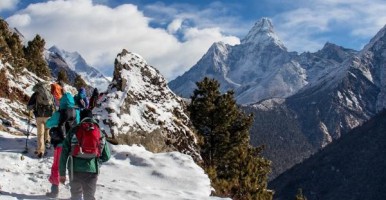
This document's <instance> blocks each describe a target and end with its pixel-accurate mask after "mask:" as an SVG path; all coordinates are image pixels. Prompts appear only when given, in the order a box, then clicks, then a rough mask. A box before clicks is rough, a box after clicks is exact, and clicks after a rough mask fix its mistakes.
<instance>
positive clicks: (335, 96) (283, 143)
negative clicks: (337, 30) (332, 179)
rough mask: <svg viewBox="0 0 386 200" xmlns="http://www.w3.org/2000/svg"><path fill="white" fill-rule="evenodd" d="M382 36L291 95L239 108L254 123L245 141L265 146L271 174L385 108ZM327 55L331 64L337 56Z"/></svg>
mask: <svg viewBox="0 0 386 200" xmlns="http://www.w3.org/2000/svg"><path fill="white" fill-rule="evenodd" d="M385 32H386V26H385V27H384V28H382V29H381V30H380V31H379V32H378V34H377V35H376V36H375V37H374V38H373V39H372V40H371V41H370V43H369V44H368V45H366V46H365V48H364V49H363V50H361V51H360V52H358V53H357V54H356V55H355V56H352V57H350V58H349V59H346V60H344V59H343V60H344V61H343V62H342V64H339V65H334V66H333V67H332V68H331V69H329V70H327V71H325V73H324V74H321V76H319V77H318V78H316V79H315V81H313V82H312V83H310V84H308V85H306V86H305V87H303V88H302V89H301V90H299V91H298V92H297V93H296V94H294V95H292V96H290V97H288V98H286V99H280V100H277V99H276V100H275V99H270V100H266V101H261V102H259V103H256V104H253V105H251V106H247V107H245V109H246V110H248V111H250V112H253V113H254V114H255V117H256V118H255V123H254V126H253V129H252V131H251V141H252V142H253V144H254V145H260V144H265V145H266V151H265V153H266V156H267V157H268V159H271V160H273V163H274V165H273V171H274V174H276V175H277V174H279V173H281V172H283V171H285V170H286V169H288V168H289V167H291V166H292V165H293V164H295V163H297V162H300V161H301V160H303V159H304V158H305V157H308V156H309V155H311V154H312V153H314V152H316V151H317V150H319V149H320V148H322V147H324V146H326V145H327V144H329V143H330V142H332V141H333V140H335V139H338V138H340V137H341V135H342V134H345V133H347V132H348V131H350V130H351V129H353V128H355V127H357V126H358V125H361V124H363V123H364V122H365V121H367V120H368V119H370V118H371V117H373V116H374V115H375V114H377V113H378V112H379V111H381V110H382V109H383V108H385V106H386V104H385V101H386V99H385V92H386V87H385V86H386V79H385V74H386V68H385V63H386V54H385V53H384V52H385V51H386V34H385ZM330 49H332V48H330ZM317 53H321V52H317ZM315 54H316V53H315ZM315 54H314V55H315ZM323 55H328V54H326V53H323ZM329 55H332V56H334V57H335V58H334V59H335V60H337V59H339V56H340V55H341V54H339V53H333V54H329ZM279 115H280V116H279ZM278 120H279V121H278ZM264 121H269V123H263V122H264ZM288 152H291V153H290V154H291V155H289V153H288ZM275 163H276V164H275ZM275 165H276V166H275ZM277 165H280V166H277Z"/></svg>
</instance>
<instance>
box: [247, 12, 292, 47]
mask: <svg viewBox="0 0 386 200" xmlns="http://www.w3.org/2000/svg"><path fill="white" fill-rule="evenodd" d="M247 43H253V44H258V45H263V46H268V45H269V44H272V43H273V44H275V45H277V46H279V47H281V48H282V49H286V48H285V46H284V44H283V43H282V42H281V41H280V39H279V37H278V36H277V35H276V33H275V32H274V29H273V25H272V21H271V20H270V19H269V18H262V19H260V20H259V21H257V22H256V23H255V25H254V26H253V28H252V29H251V30H250V31H249V33H248V34H247V36H245V38H244V39H242V40H241V44H247Z"/></svg>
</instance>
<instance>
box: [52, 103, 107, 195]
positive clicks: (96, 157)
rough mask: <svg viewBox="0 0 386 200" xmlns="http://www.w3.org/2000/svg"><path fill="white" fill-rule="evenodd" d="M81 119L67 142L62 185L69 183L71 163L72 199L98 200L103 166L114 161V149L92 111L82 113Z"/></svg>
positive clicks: (61, 164) (64, 147)
mask: <svg viewBox="0 0 386 200" xmlns="http://www.w3.org/2000/svg"><path fill="white" fill-rule="evenodd" d="M80 118H81V122H80V123H79V124H78V125H77V126H76V127H74V128H72V129H71V130H70V132H69V133H68V134H67V136H66V139H65V140H64V142H63V150H62V154H61V155H60V166H59V171H60V182H61V183H63V184H64V183H65V182H66V166H67V161H68V166H67V167H68V171H69V177H70V187H71V189H70V191H71V199H82V195H83V199H84V200H94V199H95V197H94V196H95V192H96V182H97V180H98V174H99V168H100V164H101V163H102V162H106V161H108V160H109V159H110V149H109V147H108V145H107V144H106V142H105V137H104V135H103V134H102V133H101V131H100V129H99V126H98V124H97V122H96V121H95V120H94V119H93V115H92V112H91V110H88V109H84V110H82V111H81V113H80Z"/></svg>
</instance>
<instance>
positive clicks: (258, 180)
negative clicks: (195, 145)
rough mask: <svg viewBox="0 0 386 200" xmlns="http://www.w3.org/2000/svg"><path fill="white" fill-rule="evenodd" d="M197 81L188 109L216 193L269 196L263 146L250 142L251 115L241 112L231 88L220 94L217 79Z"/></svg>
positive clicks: (260, 197)
mask: <svg viewBox="0 0 386 200" xmlns="http://www.w3.org/2000/svg"><path fill="white" fill-rule="evenodd" d="M196 84H197V89H196V90H195V91H194V93H193V95H192V97H191V104H190V105H189V106H188V110H189V112H190V118H191V120H192V123H193V125H194V126H195V128H196V129H197V132H198V133H199V135H201V136H202V138H203V142H202V144H201V145H200V146H201V156H202V158H203V160H204V166H203V167H204V169H205V170H206V171H207V173H208V175H209V177H210V178H211V180H212V185H213V187H214V188H215V189H216V193H215V194H216V195H219V196H228V197H232V198H234V199H272V193H270V192H268V191H267V189H266V187H267V174H268V173H269V171H270V162H269V161H268V160H266V159H264V158H262V157H261V156H260V152H261V150H262V148H255V147H252V146H251V145H250V144H249V129H250V128H251V126H252V122H253V117H252V116H251V115H246V114H245V113H243V112H241V110H240V109H239V108H238V106H237V104H236V101H235V100H234V93H233V91H228V92H226V93H225V94H221V93H220V91H219V88H220V84H219V83H218V82H217V81H216V80H214V79H209V78H204V80H202V81H201V82H198V83H196Z"/></svg>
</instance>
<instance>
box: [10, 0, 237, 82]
mask: <svg viewBox="0 0 386 200" xmlns="http://www.w3.org/2000/svg"><path fill="white" fill-rule="evenodd" d="M174 19H175V20H174ZM178 19H183V18H181V17H178V16H176V17H175V18H173V19H172V20H170V21H168V22H167V23H168V24H167V25H168V26H169V28H170V29H169V31H176V30H177V29H178V31H180V32H181V33H182V34H183V35H182V38H184V40H183V42H181V41H180V40H179V39H178V38H176V37H177V36H175V35H173V34H171V33H169V32H168V30H166V28H165V29H163V28H153V27H151V26H150V25H149V24H150V22H151V21H152V20H155V19H151V18H148V17H146V16H144V14H143V12H142V11H140V10H138V8H137V7H136V6H135V5H131V4H124V5H121V6H118V7H115V8H110V7H107V6H104V5H96V4H93V3H92V1H91V0H67V1H65V0H56V1H49V2H45V3H38V4H31V5H29V6H28V7H27V8H25V9H24V10H20V11H19V12H18V13H17V14H15V15H13V16H11V17H9V18H7V19H6V20H7V21H8V22H9V24H10V25H11V26H13V27H16V28H18V29H19V30H20V31H21V32H22V33H23V35H25V37H26V38H27V39H32V38H33V37H34V36H35V35H36V34H39V35H41V36H42V37H43V38H44V39H45V40H46V46H47V47H50V46H51V45H57V46H59V47H60V48H63V49H65V50H67V51H78V52H79V53H80V54H81V55H82V56H84V57H85V59H86V60H87V61H88V62H89V64H91V65H93V66H96V67H98V68H102V67H105V66H109V67H110V68H111V71H112V70H113V64H114V59H115V57H116V54H117V53H119V52H120V51H121V50H122V49H123V48H126V49H127V50H128V51H132V52H136V53H138V54H140V55H142V56H143V57H144V58H145V60H147V62H148V63H149V64H151V65H154V67H156V68H158V69H159V70H160V71H161V73H162V74H164V75H165V77H166V78H167V79H168V80H172V79H173V78H175V76H176V75H180V74H181V73H182V72H184V71H186V70H188V69H189V68H190V67H191V66H193V65H194V64H195V62H197V61H198V60H199V59H200V58H201V57H202V55H204V53H205V52H206V51H207V50H208V48H209V47H210V45H211V44H212V43H213V42H217V41H224V42H228V43H231V44H236V43H238V42H239V39H238V38H236V37H232V36H224V35H223V34H222V33H221V30H220V29H219V28H213V27H209V26H207V27H200V28H192V27H184V28H183V29H181V23H182V20H181V21H180V22H181V23H179V21H178ZM181 52H183V53H181ZM102 71H106V70H102Z"/></svg>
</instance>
